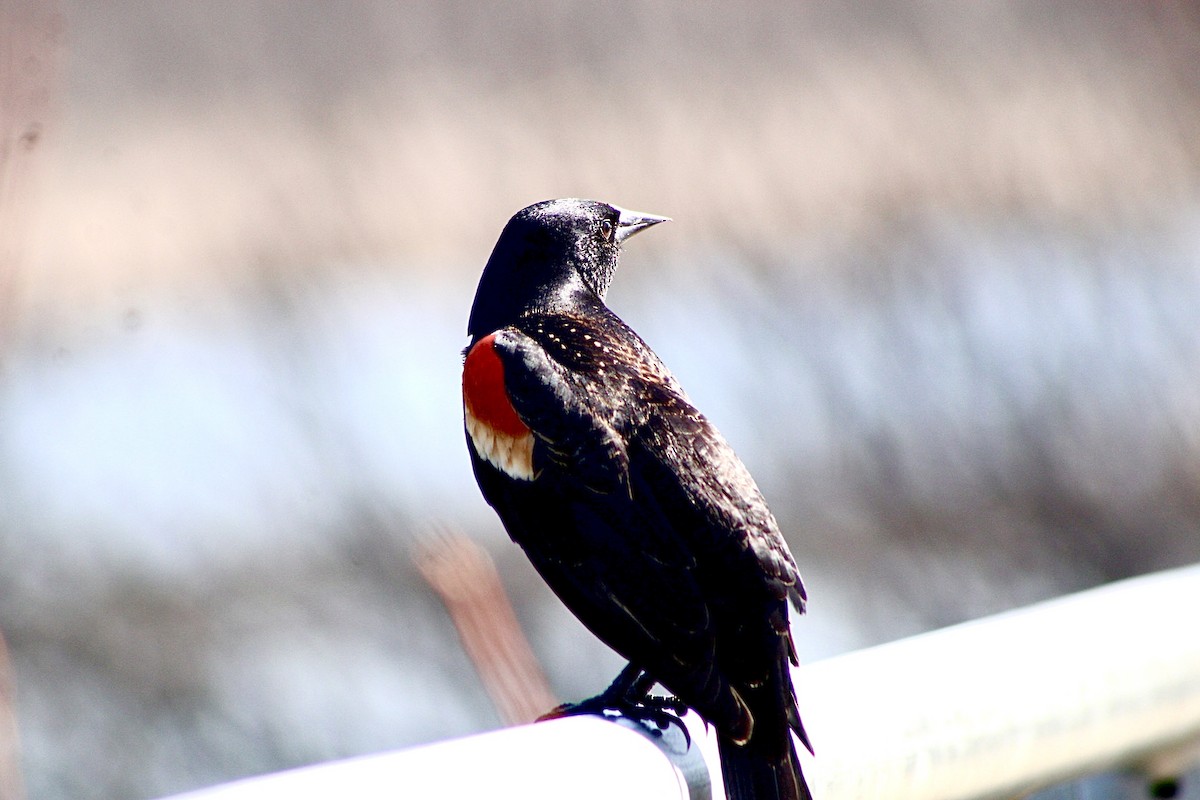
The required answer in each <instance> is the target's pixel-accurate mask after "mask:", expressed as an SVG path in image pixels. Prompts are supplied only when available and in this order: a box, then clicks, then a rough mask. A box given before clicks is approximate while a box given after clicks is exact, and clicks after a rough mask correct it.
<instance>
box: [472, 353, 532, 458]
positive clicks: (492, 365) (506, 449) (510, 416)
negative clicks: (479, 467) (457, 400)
mask: <svg viewBox="0 0 1200 800" xmlns="http://www.w3.org/2000/svg"><path fill="white" fill-rule="evenodd" d="M463 417H464V419H465V421H466V428H467V435H468V436H469V437H470V439H471V446H472V447H474V448H475V452H476V453H478V454H479V457H480V458H482V459H483V460H485V461H487V462H488V463H490V464H492V465H493V466H495V467H496V468H497V469H499V470H501V471H502V472H504V473H505V474H507V475H509V476H510V477H513V478H516V479H518V480H526V481H528V480H533V477H534V474H533V432H532V431H530V430H529V426H528V425H526V424H525V423H524V422H522V421H521V418H520V417H519V416H518V415H517V410H516V409H515V408H513V404H512V400H511V399H509V396H508V390H507V389H506V388H505V386H504V363H503V362H502V361H501V360H500V356H499V355H498V354H497V353H496V348H495V334H490V335H488V336H485V337H483V338H482V339H480V340H479V341H478V342H476V343H475V345H474V346H473V347H472V348H471V349H470V351H469V352H468V353H467V358H466V360H465V361H464V362H463Z"/></svg>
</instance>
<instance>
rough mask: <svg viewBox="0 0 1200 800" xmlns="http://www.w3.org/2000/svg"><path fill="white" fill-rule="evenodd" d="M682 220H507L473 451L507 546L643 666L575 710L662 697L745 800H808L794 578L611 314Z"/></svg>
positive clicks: (490, 306) (798, 598)
mask: <svg viewBox="0 0 1200 800" xmlns="http://www.w3.org/2000/svg"><path fill="white" fill-rule="evenodd" d="M667 221H669V220H668V218H667V217H662V216H657V215H653V214H645V213H641V212H636V211H630V210H627V209H624V208H621V207H619V206H616V205H611V204H609V203H604V202H600V201H596V200H584V199H578V198H566V199H558V200H547V201H543V202H540V203H535V204H533V205H530V206H528V207H526V208H524V209H522V210H520V211H518V212H517V213H516V214H514V215H513V216H512V218H511V219H510V220H509V221H508V223H507V224H506V225H505V226H504V228H503V230H502V232H501V233H500V237H499V239H498V240H497V241H496V244H495V247H494V248H493V250H492V253H491V256H490V258H489V259H488V261H487V263H486V265H485V267H484V269H483V272H482V275H481V276H480V279H479V284H478V288H477V290H476V293H475V298H474V302H473V304H472V306H471V311H470V316H469V319H468V323H467V334H468V336H469V337H470V341H469V343H468V345H467V346H466V348H465V349H464V350H463V376H462V378H463V387H462V388H463V417H464V428H465V435H466V440H467V449H468V451H469V453H470V459H471V465H472V469H473V471H474V475H475V479H476V482H477V483H478V484H479V488H480V491H481V493H482V494H483V497H484V499H485V500H486V501H487V503H488V504H489V505H490V506H491V507H492V508H493V509H494V510H495V512H496V514H497V515H498V516H499V518H500V521H501V522H502V524H503V525H504V527H505V529H506V530H507V532H508V534H509V536H510V538H511V539H512V540H513V541H514V542H516V544H517V545H519V546H520V547H521V548H522V549H523V550H524V552H525V554H526V555H527V557H528V558H529V560H530V561H531V562H532V564H533V566H534V568H535V569H536V570H537V572H538V573H539V574H540V576H541V577H542V579H543V580H544V581H545V582H546V583H547V584H548V585H549V587H550V589H551V590H552V591H553V592H554V593H555V594H556V595H557V596H558V597H559V599H561V600H562V602H563V603H564V604H565V605H566V606H567V607H568V608H569V609H570V610H571V611H572V612H573V613H574V614H575V615H576V616H577V617H578V618H579V620H580V621H581V622H582V623H583V624H584V626H586V627H587V628H588V629H589V630H590V631H591V632H592V633H593V634H595V635H596V636H597V637H598V638H599V639H600V640H601V641H603V642H604V643H605V644H607V645H608V646H609V647H611V648H612V649H613V650H615V651H616V652H617V653H618V654H619V655H621V656H622V657H623V658H624V659H626V660H627V661H628V662H629V665H628V666H627V667H625V668H624V669H623V670H622V671H621V674H620V675H619V676H618V677H617V679H616V680H615V681H614V682H613V684H612V685H611V686H610V687H609V688H608V689H607V690H605V692H603V693H602V694H601V695H599V696H598V697H597V698H594V699H593V701H594V702H593V703H592V704H590V705H589V703H588V701H585V702H584V703H581V704H578V707H579V708H584V709H591V708H595V707H597V706H600V707H607V708H613V709H617V710H622V709H624V710H630V709H635V708H636V707H637V706H638V705H639V704H641V703H643V702H648V701H647V699H646V698H647V696H648V693H649V691H650V689H651V688H652V687H653V685H654V684H659V685H661V686H663V687H664V688H665V689H666V690H667V691H668V692H670V693H671V695H673V697H674V698H676V699H677V701H678V703H679V704H680V705H681V706H686V707H687V708H690V709H692V710H693V711H695V712H696V713H697V714H698V715H699V716H700V718H701V719H703V720H704V721H705V722H706V723H707V724H708V725H710V726H711V727H712V728H713V729H715V732H716V736H717V741H718V750H719V753H720V762H721V771H722V777H723V780H724V784H725V789H726V794H727V796H728V797H729V798H731V800H751V798H755V799H756V800H761V799H762V798H770V799H771V800H810V799H811V793H810V791H809V788H808V786H807V783H806V782H805V779H804V776H803V773H802V771H801V768H800V762H799V759H798V757H797V751H796V745H795V740H796V739H798V740H799V741H800V742H801V743H802V744H803V745H804V746H805V747H806V748H807V749H808V750H809V751H810V752H812V749H813V748H812V744H811V742H810V741H809V737H808V735H807V733H806V732H805V729H804V726H803V724H802V722H801V720H800V714H799V709H798V706H797V701H796V693H795V689H794V686H793V683H792V677H791V670H790V667H791V666H793V665H797V664H798V660H797V655H796V648H795V645H794V642H793V639H792V633H791V628H790V624H789V609H790V608H791V607H794V608H795V610H796V612H798V613H803V612H804V610H805V605H806V602H807V595H806V592H805V589H804V584H803V582H802V581H801V577H800V574H799V571H798V569H797V566H796V561H795V559H794V558H793V556H792V554H791V552H790V551H789V549H788V546H787V544H786V542H785V541H784V538H783V535H782V534H781V533H780V529H779V525H778V523H777V522H776V520H775V518H774V516H773V515H772V513H771V511H770V510H769V509H768V507H767V503H766V501H765V499H764V498H763V495H762V493H761V492H760V490H759V488H758V486H757V485H756V484H755V482H754V479H753V478H752V477H751V475H750V473H749V471H748V470H747V468H746V467H745V465H744V464H743V463H742V461H741V460H740V459H739V458H738V457H737V455H735V453H734V451H733V449H732V447H731V446H730V445H729V444H728V443H727V442H726V440H725V438H724V437H723V436H722V435H721V434H720V432H718V430H717V429H716V427H715V426H714V425H713V424H712V423H711V422H710V421H709V420H708V418H707V417H705V416H704V415H703V414H702V413H701V412H700V411H699V410H697V408H696V407H695V406H694V405H693V404H692V402H691V400H690V399H689V398H688V395H687V394H686V393H685V392H684V390H683V388H682V386H681V385H680V383H679V381H678V380H677V379H676V378H675V376H674V375H673V374H672V373H671V372H670V370H668V369H667V367H666V366H665V365H664V364H663V362H662V360H661V359H659V357H658V356H657V355H656V354H655V353H654V351H653V350H651V348H650V347H649V345H647V344H646V342H645V341H644V340H643V339H642V338H641V337H640V336H638V334H637V333H635V332H634V331H633V329H632V328H630V327H629V326H628V325H627V324H625V322H623V321H622V320H621V319H620V317H618V316H617V315H616V314H615V313H614V312H613V311H611V310H610V309H609V308H608V306H607V305H606V302H605V297H606V295H607V292H608V289H609V286H610V285H611V283H612V280H613V275H614V273H615V271H616V268H617V262H618V256H619V255H620V251H621V247H622V245H623V244H624V242H626V241H627V240H628V239H629V238H630V237H631V236H633V235H635V234H637V233H639V232H641V231H644V230H646V229H647V228H650V227H652V226H655V225H658V224H660V223H663V222H667ZM793 737H795V738H793Z"/></svg>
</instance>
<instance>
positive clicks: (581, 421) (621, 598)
mask: <svg viewBox="0 0 1200 800" xmlns="http://www.w3.org/2000/svg"><path fill="white" fill-rule="evenodd" d="M492 346H493V348H494V350H495V352H496V354H497V355H498V356H499V358H500V360H501V362H502V363H503V364H504V384H505V388H506V390H507V394H508V397H509V400H510V402H511V403H512V405H513V408H514V409H515V410H516V412H517V415H518V416H519V417H520V418H521V420H522V421H523V422H524V424H525V425H527V426H528V427H529V429H530V430H531V432H532V433H533V435H534V437H535V445H534V454H533V455H534V473H535V476H536V477H535V478H534V479H533V481H532V482H531V483H530V484H529V488H530V490H533V489H535V488H537V486H536V485H537V484H544V485H545V487H546V491H552V492H553V493H554V494H555V498H554V500H553V501H552V502H554V503H563V506H556V508H565V507H566V505H567V504H568V500H566V499H564V498H567V497H570V498H574V499H573V500H570V501H569V514H570V516H571V520H566V519H562V518H558V519H546V518H541V519H537V520H536V521H534V520H533V519H532V518H531V515H532V514H535V513H536V512H533V511H530V510H529V509H528V508H518V507H517V506H516V505H515V504H512V505H508V506H507V507H504V506H506V503H505V500H504V499H500V500H499V501H498V502H493V505H494V506H496V509H497V511H498V512H499V513H500V516H501V518H502V519H504V521H505V525H506V527H508V529H509V533H510V534H511V535H513V538H514V539H517V540H518V542H519V543H520V544H521V545H522V547H523V548H524V549H525V550H526V552H527V553H528V555H529V557H530V559H531V560H532V561H533V562H534V565H535V566H536V567H537V568H538V571H539V572H540V573H541V574H542V576H543V578H544V579H545V580H546V581H547V583H549V584H550V586H551V588H552V589H554V591H555V592H556V593H557V594H558V595H559V597H560V598H561V599H562V600H563V601H564V602H565V603H566V604H567V605H568V607H570V608H571V610H572V611H574V612H575V614H576V615H577V616H579V617H580V619H581V620H582V621H583V622H584V624H586V625H587V626H588V627H589V628H591V629H592V630H593V632H595V633H596V634H597V635H599V636H600V637H601V638H602V639H604V640H605V641H606V642H608V643H609V644H610V645H612V646H613V647H614V648H615V649H616V650H618V652H621V653H622V655H624V656H625V657H626V658H629V659H630V660H632V661H636V662H638V663H639V664H640V665H641V666H642V667H643V668H645V669H648V670H651V672H652V674H654V675H655V676H656V677H657V678H658V679H659V680H662V681H663V682H664V683H666V684H668V685H669V683H670V682H669V680H668V678H667V677H666V676H667V675H671V674H673V675H686V681H687V683H688V684H690V685H693V686H695V687H698V688H699V690H700V691H701V692H702V693H707V694H709V695H712V696H714V697H715V696H716V695H719V694H721V692H722V691H723V689H724V687H723V685H721V677H720V676H719V675H717V674H716V673H715V671H714V669H715V668H714V648H715V640H714V629H713V624H712V618H711V614H710V609H709V606H708V603H707V599H706V597H705V596H704V594H703V592H702V591H701V587H700V585H699V582H698V576H697V574H696V570H697V562H696V557H695V554H694V553H693V552H692V551H691V549H690V542H688V541H687V540H686V539H685V538H684V537H681V536H679V535H678V532H677V531H676V530H675V527H674V524H673V522H672V520H670V519H669V517H667V516H665V514H664V510H663V508H662V507H661V506H660V505H659V504H658V503H657V502H656V501H655V500H654V498H652V497H635V496H634V492H633V489H632V485H631V475H630V472H631V465H630V461H629V453H628V451H627V448H626V444H625V442H624V440H623V438H622V436H621V435H620V434H619V433H618V431H617V430H616V429H615V428H614V427H613V424H612V422H611V421H610V420H609V419H607V418H606V416H605V414H603V413H600V412H599V411H598V410H597V406H598V403H599V400H598V398H597V396H596V394H595V393H596V391H597V390H596V388H595V387H594V386H592V385H590V384H588V383H587V382H586V381H585V380H583V379H581V378H580V377H579V376H578V375H577V374H576V373H574V372H572V371H571V370H568V369H566V368H565V367H564V366H562V365H561V364H559V363H558V362H557V361H555V360H554V359H552V358H550V356H549V355H548V354H547V353H546V351H545V349H544V348H543V347H542V346H541V345H540V344H539V343H538V342H537V341H536V340H535V339H533V338H532V337H530V336H529V335H527V334H525V333H523V332H521V331H519V330H516V329H512V328H507V329H504V330H502V331H499V332H497V333H496V334H495V337H494V339H493V342H492ZM551 482H553V483H552V484H551ZM481 485H483V483H482V482H481ZM551 485H553V489H551V488H550V487H551ZM504 491H505V490H504V489H502V488H500V487H496V489H495V490H494V491H491V492H489V490H487V489H485V494H489V493H490V494H491V495H492V496H493V497H501V498H502V497H503V496H504ZM556 528H557V529H556ZM568 528H569V533H568ZM535 529H536V530H535ZM655 659H657V660H658V663H648V662H651V661H654V660H655ZM671 688H672V691H679V689H678V688H676V687H671Z"/></svg>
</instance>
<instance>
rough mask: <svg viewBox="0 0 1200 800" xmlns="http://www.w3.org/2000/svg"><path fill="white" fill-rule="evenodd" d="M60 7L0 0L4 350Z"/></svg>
mask: <svg viewBox="0 0 1200 800" xmlns="http://www.w3.org/2000/svg"><path fill="white" fill-rule="evenodd" d="M61 27H62V21H61V15H60V14H59V12H58V6H57V4H56V3H53V2H42V1H41V0H0V353H2V352H3V350H4V345H5V344H6V342H7V340H8V338H9V336H10V335H11V332H12V326H13V316H14V313H13V308H14V305H15V303H14V295H15V286H16V275H17V269H18V267H19V265H20V260H21V255H22V253H21V251H22V247H23V244H24V234H25V228H26V221H27V215H28V213H29V206H30V203H29V198H30V194H31V192H30V183H31V180H30V179H31V172H30V170H31V165H32V163H33V154H34V152H35V151H36V150H37V148H38V145H39V144H40V143H41V141H42V137H43V134H44V132H45V128H46V124H47V117H48V114H49V112H50V109H51V106H52V101H53V99H54V93H55V90H56V88H57V83H58V80H57V78H58V61H59V44H58V41H59V39H60V37H59V31H60V30H61Z"/></svg>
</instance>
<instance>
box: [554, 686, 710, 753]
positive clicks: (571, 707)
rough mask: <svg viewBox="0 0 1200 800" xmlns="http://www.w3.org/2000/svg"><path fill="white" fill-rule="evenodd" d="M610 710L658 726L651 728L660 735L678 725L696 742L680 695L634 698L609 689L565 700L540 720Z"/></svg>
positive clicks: (688, 740) (648, 724) (689, 740)
mask: <svg viewBox="0 0 1200 800" xmlns="http://www.w3.org/2000/svg"><path fill="white" fill-rule="evenodd" d="M610 713H611V714H615V715H619V716H621V717H624V718H626V719H631V720H633V721H635V722H638V723H641V724H642V725H644V726H646V727H650V726H654V729H653V730H652V731H651V732H652V733H654V734H655V735H659V736H661V735H662V732H663V731H665V730H666V729H667V728H668V727H669V726H671V725H676V726H678V727H679V730H680V731H682V732H683V736H684V739H685V740H686V741H687V744H688V746H689V747H690V746H691V744H692V737H691V734H690V733H688V729H687V726H686V725H684V724H683V715H684V714H686V713H687V705H685V704H684V702H683V701H682V700H680V699H679V698H677V697H658V696H654V695H645V696H643V697H641V698H640V699H638V700H632V699H630V698H629V697H628V696H627V695H625V694H624V693H619V694H614V693H610V692H608V691H606V692H604V693H602V694H598V695H596V696H595V697H589V698H588V699H587V700H581V701H580V702H578V703H563V704H562V705H560V706H557V707H555V708H554V709H552V710H550V711H549V712H547V713H545V714H543V715H542V716H540V717H538V722H545V721H546V720H551V719H560V718H562V717H573V716H578V715H580V714H591V715H596V716H606V715H608V714H610Z"/></svg>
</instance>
